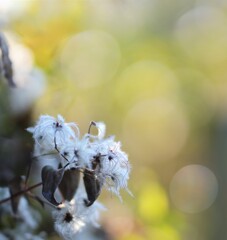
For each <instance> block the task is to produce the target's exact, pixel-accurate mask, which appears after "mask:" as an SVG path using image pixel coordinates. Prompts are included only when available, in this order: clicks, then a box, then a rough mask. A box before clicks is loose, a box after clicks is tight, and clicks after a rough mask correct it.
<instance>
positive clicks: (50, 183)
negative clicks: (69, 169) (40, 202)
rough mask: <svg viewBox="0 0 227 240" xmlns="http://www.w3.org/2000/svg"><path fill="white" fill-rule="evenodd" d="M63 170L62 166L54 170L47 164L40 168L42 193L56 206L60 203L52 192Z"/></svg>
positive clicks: (59, 180) (60, 178) (57, 184)
mask: <svg viewBox="0 0 227 240" xmlns="http://www.w3.org/2000/svg"><path fill="white" fill-rule="evenodd" d="M64 171H65V169H64V168H60V169H58V170H55V169H54V168H53V167H51V166H48V165H47V166H45V167H43V169H42V183H43V188H42V194H43V196H44V197H45V198H46V199H47V200H48V201H49V202H50V203H52V204H53V205H56V206H57V205H59V204H60V203H58V202H57V201H56V199H55V197H54V193H55V191H56V189H57V187H58V186H59V184H60V182H61V180H62V177H63V175H64Z"/></svg>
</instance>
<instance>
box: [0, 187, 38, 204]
mask: <svg viewBox="0 0 227 240" xmlns="http://www.w3.org/2000/svg"><path fill="white" fill-rule="evenodd" d="M41 185H42V182H39V183H37V184H35V185H32V186H30V187H28V188H25V189H23V190H21V191H19V192H17V193H15V194H12V195H11V196H10V197H8V198H5V199H2V200H1V201H0V204H3V203H5V202H8V201H10V200H11V199H12V198H15V197H18V196H20V195H22V194H24V193H26V192H28V191H30V190H32V189H34V188H37V187H39V186H41Z"/></svg>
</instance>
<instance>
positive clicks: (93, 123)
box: [88, 121, 96, 134]
mask: <svg viewBox="0 0 227 240" xmlns="http://www.w3.org/2000/svg"><path fill="white" fill-rule="evenodd" d="M95 125H96V124H95V122H94V121H91V122H90V125H89V128H88V134H90V133H91V127H92V126H95Z"/></svg>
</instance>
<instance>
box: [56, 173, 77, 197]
mask: <svg viewBox="0 0 227 240" xmlns="http://www.w3.org/2000/svg"><path fill="white" fill-rule="evenodd" d="M79 181H80V172H79V171H78V170H77V169H70V170H67V171H65V173H64V176H63V178H62V181H61V183H60V184H59V186H58V187H59V190H60V191H61V193H62V195H63V197H64V199H65V200H67V201H71V200H72V198H73V197H74V195H75V193H76V190H77V188H78V185H79Z"/></svg>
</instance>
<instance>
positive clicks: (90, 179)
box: [84, 169, 103, 207]
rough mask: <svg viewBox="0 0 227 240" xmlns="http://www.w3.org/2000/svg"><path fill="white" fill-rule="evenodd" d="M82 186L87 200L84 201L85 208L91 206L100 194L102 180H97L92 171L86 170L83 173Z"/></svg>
mask: <svg viewBox="0 0 227 240" xmlns="http://www.w3.org/2000/svg"><path fill="white" fill-rule="evenodd" d="M84 185H85V189H86V192H87V197H88V199H85V200H84V201H85V204H86V206H87V207H89V206H91V205H92V204H93V203H94V202H95V200H96V199H97V198H98V196H99V195H100V193H101V189H102V185H103V180H102V179H100V178H98V176H97V175H96V173H95V172H94V171H91V170H88V169H86V170H85V171H84Z"/></svg>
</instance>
